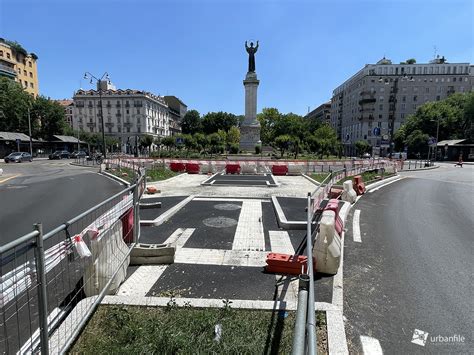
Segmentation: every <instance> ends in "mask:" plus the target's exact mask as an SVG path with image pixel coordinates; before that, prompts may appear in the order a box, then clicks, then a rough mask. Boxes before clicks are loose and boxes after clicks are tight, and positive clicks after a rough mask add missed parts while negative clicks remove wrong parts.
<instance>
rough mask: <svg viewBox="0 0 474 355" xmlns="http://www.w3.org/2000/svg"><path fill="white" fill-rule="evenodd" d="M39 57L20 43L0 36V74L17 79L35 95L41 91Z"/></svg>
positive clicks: (27, 90)
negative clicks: (38, 67)
mask: <svg viewBox="0 0 474 355" xmlns="http://www.w3.org/2000/svg"><path fill="white" fill-rule="evenodd" d="M37 59H38V57H37V56H36V54H34V53H28V52H27V51H26V50H25V49H24V48H23V47H22V46H21V45H20V44H18V43H16V42H10V41H7V40H5V39H3V38H0V76H3V77H7V78H10V79H12V80H15V81H16V82H18V83H19V84H20V85H21V86H22V87H23V88H24V89H25V91H26V92H28V93H30V94H32V95H33V96H34V97H36V96H38V93H39V87H38V86H39V85H38V70H37V65H36V61H37Z"/></svg>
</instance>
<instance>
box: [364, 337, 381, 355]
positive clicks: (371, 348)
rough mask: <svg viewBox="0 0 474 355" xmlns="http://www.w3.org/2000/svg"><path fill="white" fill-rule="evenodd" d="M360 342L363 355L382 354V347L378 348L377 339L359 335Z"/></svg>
mask: <svg viewBox="0 0 474 355" xmlns="http://www.w3.org/2000/svg"><path fill="white" fill-rule="evenodd" d="M360 342H361V343H362V350H363V352H364V355H382V354H383V351H382V347H381V346H380V342H379V341H378V340H377V339H375V338H372V337H368V336H365V335H361V336H360Z"/></svg>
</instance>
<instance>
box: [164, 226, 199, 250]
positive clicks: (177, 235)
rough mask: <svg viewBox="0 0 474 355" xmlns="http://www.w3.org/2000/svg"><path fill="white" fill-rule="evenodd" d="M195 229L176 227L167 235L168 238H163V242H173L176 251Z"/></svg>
mask: <svg viewBox="0 0 474 355" xmlns="http://www.w3.org/2000/svg"><path fill="white" fill-rule="evenodd" d="M195 230H196V229H195V228H178V229H176V230H175V231H174V233H173V234H171V235H170V236H169V237H168V239H166V240H165V242H164V243H163V244H175V246H176V251H177V250H178V249H181V248H182V247H183V245H184V244H186V242H187V241H188V239H189V237H191V235H192V234H193V233H194V231H195Z"/></svg>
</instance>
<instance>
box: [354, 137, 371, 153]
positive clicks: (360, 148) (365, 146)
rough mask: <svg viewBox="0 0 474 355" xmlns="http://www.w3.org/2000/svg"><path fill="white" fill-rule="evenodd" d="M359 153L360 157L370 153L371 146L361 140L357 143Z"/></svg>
mask: <svg viewBox="0 0 474 355" xmlns="http://www.w3.org/2000/svg"><path fill="white" fill-rule="evenodd" d="M355 146H356V149H357V152H359V155H360V156H362V155H363V154H364V153H367V152H369V150H370V148H371V146H370V144H369V143H367V141H364V140H359V141H357V142H356V143H355Z"/></svg>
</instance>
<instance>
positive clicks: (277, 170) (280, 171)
mask: <svg viewBox="0 0 474 355" xmlns="http://www.w3.org/2000/svg"><path fill="white" fill-rule="evenodd" d="M272 174H273V175H280V176H282V175H286V174H288V165H272Z"/></svg>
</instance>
